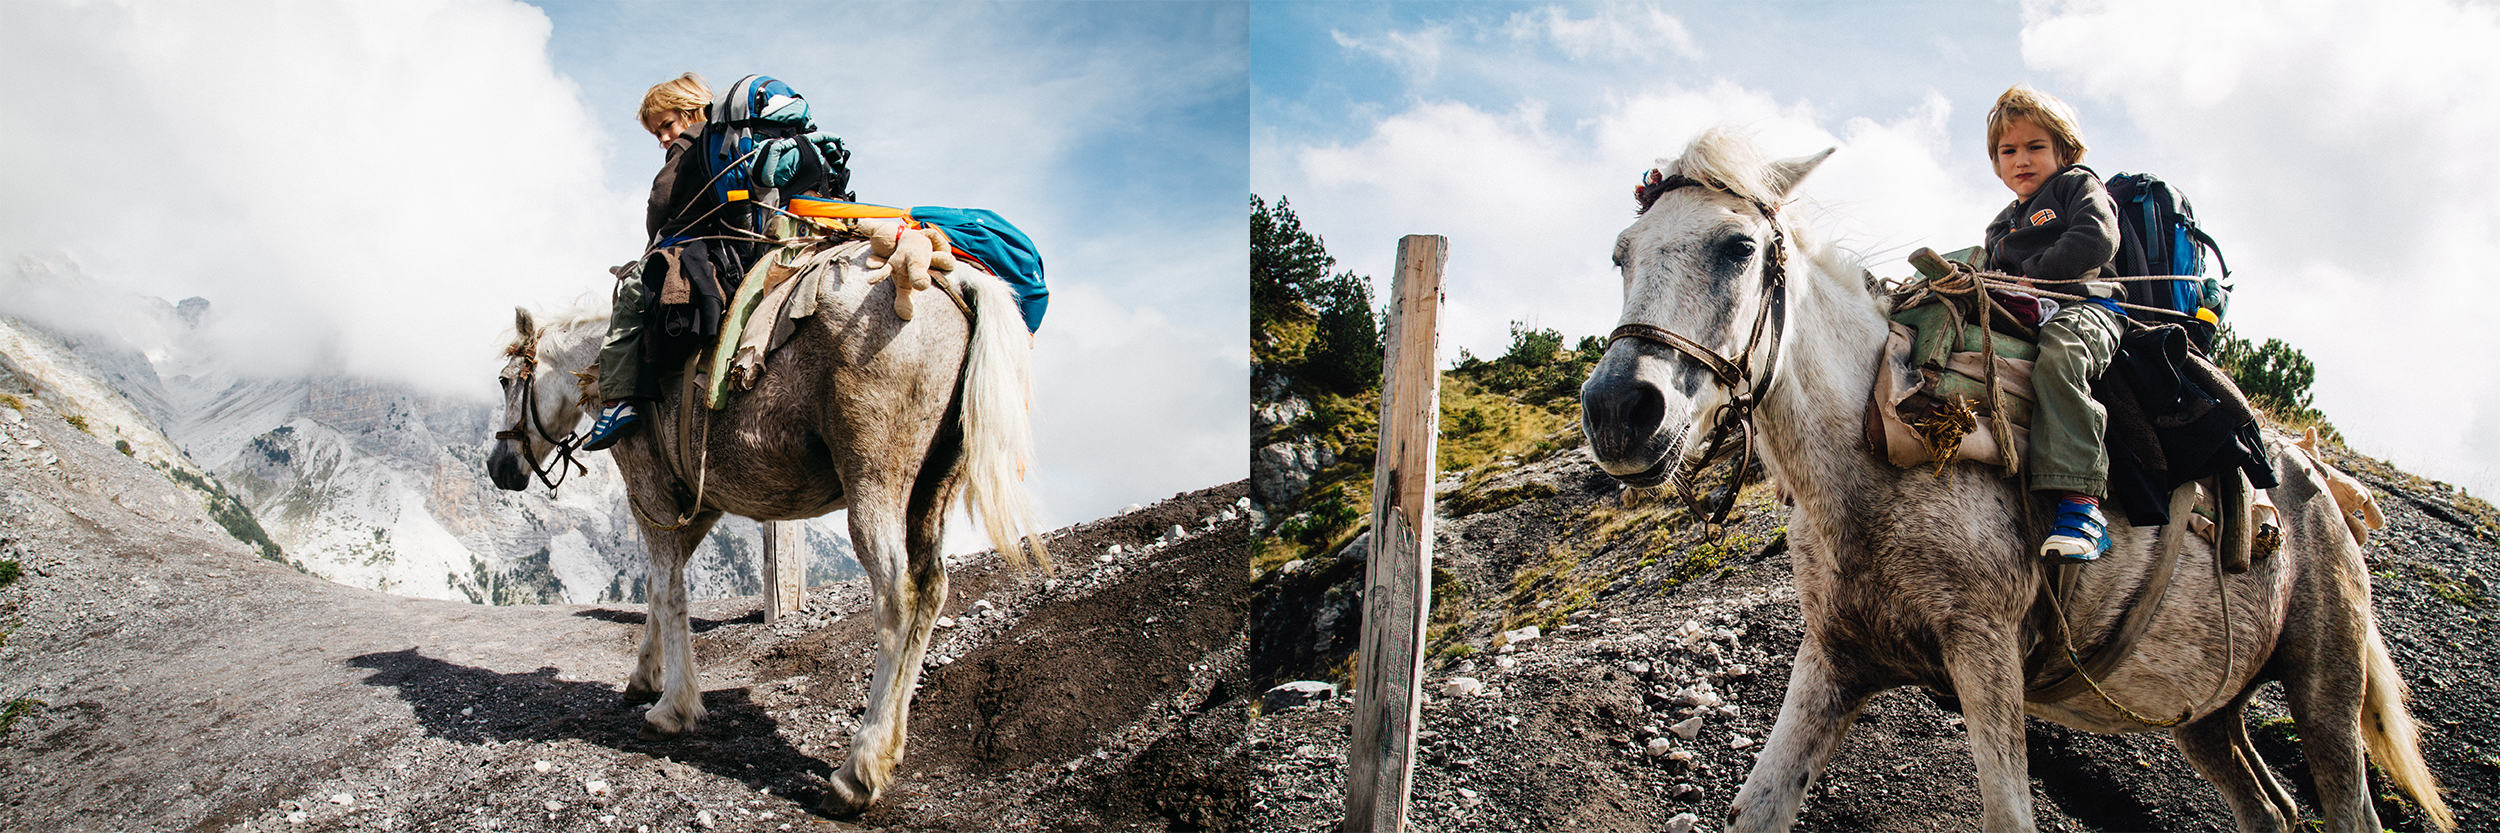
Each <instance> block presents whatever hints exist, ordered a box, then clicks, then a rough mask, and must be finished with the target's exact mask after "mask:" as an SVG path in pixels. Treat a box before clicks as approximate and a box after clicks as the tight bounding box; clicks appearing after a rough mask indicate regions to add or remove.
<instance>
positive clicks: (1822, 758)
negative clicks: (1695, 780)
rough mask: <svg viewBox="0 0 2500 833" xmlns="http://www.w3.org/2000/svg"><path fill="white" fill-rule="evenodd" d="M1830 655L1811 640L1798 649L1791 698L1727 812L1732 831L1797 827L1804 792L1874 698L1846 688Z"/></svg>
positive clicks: (1868, 692)
mask: <svg viewBox="0 0 2500 833" xmlns="http://www.w3.org/2000/svg"><path fill="white" fill-rule="evenodd" d="M1842 677H1843V675H1842V674H1841V673H1840V672H1839V671H1838V670H1837V669H1835V668H1833V667H1832V663H1831V660H1830V658H1829V655H1828V653H1827V652H1826V650H1825V649H1824V647H1823V645H1822V643H1821V642H1820V641H1819V640H1816V639H1814V638H1813V637H1812V636H1811V635H1809V636H1808V638H1807V639H1806V640H1805V642H1803V643H1801V644H1799V645H1798V646H1797V658H1796V660H1795V664H1794V665H1793V666H1791V667H1790V669H1789V672H1788V693H1787V694H1786V695H1785V696H1784V697H1783V698H1782V699H1781V701H1780V715H1779V720H1778V721H1777V722H1775V723H1773V724H1772V726H1771V737H1770V739H1769V740H1767V741H1765V742H1764V743H1763V746H1762V757H1760V758H1756V759H1754V763H1753V773H1752V774H1750V775H1747V776H1745V786H1744V788H1743V789H1740V790H1738V791H1737V793H1736V803H1735V804H1734V805H1732V806H1730V807H1729V808H1728V829H1729V830H1731V831H1755V830H1786V829H1788V828H1789V826H1790V825H1793V824H1796V823H1797V810H1798V808H1799V807H1800V806H1801V805H1803V804H1804V803H1805V796H1806V789H1807V787H1809V786H1811V785H1812V784H1813V783H1814V778H1815V776H1816V775H1818V774H1821V773H1822V771H1823V767H1824V765H1825V764H1829V763H1831V760H1832V752H1833V751H1834V750H1837V749H1839V748H1840V737H1841V736H1842V735H1845V734H1848V732H1849V727H1850V725H1851V724H1852V723H1854V722H1855V721H1856V720H1857V716H1858V709H1860V708H1862V707H1864V706H1865V705H1866V700H1867V698H1868V697H1870V696H1873V694H1874V692H1873V690H1871V689H1868V688H1866V687H1863V686H1858V685H1853V684H1844V683H1843V682H1842Z"/></svg>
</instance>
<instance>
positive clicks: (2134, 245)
mask: <svg viewBox="0 0 2500 833" xmlns="http://www.w3.org/2000/svg"><path fill="white" fill-rule="evenodd" d="M2107 187H2108V189H2109V199H2110V201H2111V202H2113V203H2115V204H2116V205H2117V208H2118V258H2117V261H2118V263H2117V265H2118V275H2119V276H2120V277H2141V276H2148V275H2149V276H2160V275H2179V276H2183V279H2181V280H2175V281H2129V282H2127V302H2128V303H2131V304H2136V305H2139V306H2147V307H2155V308H2159V309H2166V310H2171V311H2173V312H2178V313H2181V314H2183V315H2188V316H2194V315H2195V314H2196V310H2197V308H2199V307H2203V308H2205V309H2210V310H2213V311H2214V316H2215V317H2216V318H2220V317H2221V316H2222V313H2223V311H2224V309H2225V308H2227V307H2229V306H2230V298H2231V294H2230V287H2229V286H2227V285H2225V284H2223V283H2222V282H2221V280H2217V279H2215V278H2208V277H2204V275H2205V253H2206V252H2208V251H2211V252H2213V261H2214V264H2215V265H2216V266H2218V267H2220V268H2221V270H2222V276H2221V277H2222V278H2223V279H2228V278H2230V277H2231V265H2230V264H2229V263H2226V262H2224V261H2223V259H2222V247H2221V246H2218V245H2215V243H2214V239H2213V238H2212V237H2211V236H2208V235H2206V234H2205V231H2204V229H2201V228H2198V227H2197V226H2196V207H2195V206H2193V205H2191V204H2189V203H2188V199H2187V197H2186V196H2184V195H2181V194H2180V193H2179V192H2178V190H2177V189H2175V188H2172V187H2170V183H2167V182H2163V181H2162V180H2161V178H2160V177H2156V176H2154V175H2152V174H2130V173H2121V174H2119V175H2117V176H2113V177H2110V178H2109V182H2108V184H2107Z"/></svg>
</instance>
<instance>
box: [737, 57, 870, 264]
mask: <svg viewBox="0 0 2500 833" xmlns="http://www.w3.org/2000/svg"><path fill="white" fill-rule="evenodd" d="M706 115H707V121H708V125H707V126H706V127H705V128H704V130H703V162H704V168H705V170H707V171H709V172H710V173H711V174H712V179H711V191H712V198H713V199H715V200H718V201H719V202H720V204H721V205H724V206H731V205H734V204H735V203H737V202H739V201H741V200H747V201H751V202H749V204H748V205H747V206H745V210H742V211H741V210H735V209H733V210H732V213H731V215H730V218H731V222H732V223H733V224H734V225H736V226H738V227H739V228H742V229H746V230H748V231H753V230H755V229H758V228H761V227H762V222H763V219H764V217H765V216H766V215H767V214H769V213H770V212H771V209H772V208H778V207H780V206H781V205H782V204H783V202H784V196H785V195H789V194H799V193H803V192H807V191H817V192H820V193H824V194H827V195H830V196H834V197H836V198H841V199H848V198H849V197H850V194H849V193H848V190H847V189H848V188H849V187H850V178H851V174H850V169H849V166H848V162H849V161H850V152H849V151H847V150H844V149H843V148H842V140H840V139H836V138H833V137H831V136H822V135H818V134H816V132H815V131H816V122H815V121H814V120H813V119H812V118H810V117H809V114H808V109H807V99H806V98H804V97H802V96H800V95H799V94H798V91H796V90H793V89H790V85H788V84H784V83H782V82H781V81H780V80H779V79H775V78H773V77H772V76H769V75H749V76H747V77H745V78H741V79H738V83H735V84H731V85H729V87H728V88H727V89H724V90H722V91H721V92H720V93H719V94H718V95H715V96H713V98H712V107H711V110H710V112H709V113H707V114H706ZM785 140H786V141H785Z"/></svg>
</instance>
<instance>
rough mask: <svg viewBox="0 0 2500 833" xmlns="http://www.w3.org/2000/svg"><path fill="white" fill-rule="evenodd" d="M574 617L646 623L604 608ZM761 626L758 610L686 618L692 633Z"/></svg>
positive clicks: (638, 613) (637, 616)
mask: <svg viewBox="0 0 2500 833" xmlns="http://www.w3.org/2000/svg"><path fill="white" fill-rule="evenodd" d="M573 615H575V616H579V617H582V618H584V619H597V620H599V621H602V622H615V623H617V624H620V625H633V626H636V627H640V626H641V625H642V623H643V621H644V620H643V614H642V611H639V610H612V609H609V608H604V607H594V608H591V609H589V610H583V611H577V612H575V613H574V614H573ZM761 624H764V611H763V610H762V609H757V610H756V611H755V612H753V613H749V614H747V615H745V616H740V617H737V618H734V619H705V618H703V617H700V616H687V617H686V630H687V631H689V632H692V633H704V632H707V631H710V630H712V629H714V628H718V627H720V626H722V625H761ZM704 706H705V707H706V708H709V707H710V706H711V703H709V702H706V703H704Z"/></svg>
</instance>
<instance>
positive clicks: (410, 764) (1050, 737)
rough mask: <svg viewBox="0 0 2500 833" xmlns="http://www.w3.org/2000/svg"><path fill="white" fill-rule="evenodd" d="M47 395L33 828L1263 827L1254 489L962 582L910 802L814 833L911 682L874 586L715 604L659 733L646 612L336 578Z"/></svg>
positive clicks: (27, 813) (11, 820)
mask: <svg viewBox="0 0 2500 833" xmlns="http://www.w3.org/2000/svg"><path fill="white" fill-rule="evenodd" d="M10 355H12V356H13V357H14V356H18V355H20V354H17V353H12V354H10ZM46 355H47V357H49V355H48V354H46ZM28 364H31V362H15V363H14V364H13V367H24V366H26V365H28ZM16 372H17V371H16V370H14V369H13V370H11V371H10V374H11V375H10V376H8V377H6V379H0V381H6V380H7V379H17V380H18V381H21V382H22V381H23V379H22V378H20V377H17V376H15V373H16ZM34 388H35V386H33V385H25V384H19V385H14V386H11V387H10V388H9V390H10V391H11V392H10V393H9V394H8V397H9V398H8V399H6V400H4V401H0V774H4V775H0V830H11V831H15V830H60V831H80V832H83V831H123V830H321V831H328V830H341V831H344V830H490V831H522V832H524V833H526V832H528V831H577V830H637V829H643V830H663V831H687V830H716V831H781V830H810V831H837V830H861V829H879V830H891V831H927V832H928V833H939V832H940V831H944V832H946V833H954V832H955V831H966V832H967V833H968V832H969V831H992V830H1036V831H1070V833H1074V832H1075V831H1097V830H1112V829H1119V830H1230V829H1238V828H1239V827H1240V826H1241V825H1242V824H1243V823H1244V821H1243V814H1244V813H1246V812H1248V807H1247V800H1246V795H1247V787H1246V784H1247V778H1246V773H1247V771H1248V766H1247V762H1246V760H1245V759H1244V758H1243V757H1242V749H1243V746H1242V743H1243V731H1244V729H1245V727H1246V726H1247V725H1248V717H1247V715H1248V713H1249V710H1250V704H1251V703H1252V702H1253V701H1255V699H1256V697H1257V690H1256V689H1253V688H1251V687H1249V686H1248V685H1247V682H1246V674H1245V671H1244V667H1243V664H1242V658H1243V645H1244V644H1245V638H1244V630H1243V629H1244V622H1245V615H1244V614H1245V601H1246V599H1247V598H1248V593H1247V590H1246V584H1247V582H1248V580H1249V571H1248V569H1247V563H1246V562H1247V558H1246V553H1245V550H1246V544H1247V541H1248V538H1247V533H1248V524H1249V521H1248V517H1247V515H1248V513H1247V512H1246V511H1245V510H1246V507H1247V497H1246V495H1247V493H1248V488H1247V485H1246V484H1243V483H1233V484H1228V485H1224V486H1218V487H1213V488H1208V489H1201V490H1196V491H1192V492H1188V493H1184V494H1180V495H1175V496H1173V497H1172V498H1170V499H1167V500H1164V501H1159V502H1156V503H1154V504H1151V505H1147V506H1142V507H1134V508H1133V509H1132V510H1131V511H1126V512H1123V513H1122V514H1120V515H1117V516H1113V517H1109V518H1103V519H1100V520H1097V521H1093V522H1090V523H1085V524H1079V525H1076V526H1072V527H1068V528H1063V529H1060V530H1056V531H1053V532H1051V533H1048V535H1047V537H1048V541H1049V548H1050V551H1051V552H1052V553H1053V555H1054V557H1055V560H1056V563H1057V569H1056V570H1055V571H1054V572H1052V573H1050V574H1048V575H1042V574H1034V573H1021V574H1020V573H1018V572H1016V571H1014V570H1011V569H1009V568H1008V567H1006V566H1005V565H1004V564H1002V563H1001V562H1000V560H999V559H998V558H997V557H996V556H995V554H992V553H976V554H972V555H967V556H950V557H948V559H947V562H948V565H947V566H948V572H949V576H950V587H951V592H950V593H949V594H948V595H947V597H946V598H944V599H941V600H939V602H940V604H941V608H940V614H941V616H943V617H944V618H942V619H941V620H940V621H939V624H938V630H937V631H936V633H935V635H934V636H933V637H932V639H931V641H930V645H929V651H928V654H927V656H926V658H925V662H926V665H925V666H924V669H923V673H922V675H921V677H920V686H919V689H918V691H917V692H916V693H915V694H914V696H913V706H912V712H911V719H912V723H911V729H910V732H911V745H910V750H909V753H908V755H907V757H906V758H905V759H904V760H903V761H902V763H901V767H900V769H899V770H898V774H899V776H900V778H899V780H898V781H897V783H895V784H894V785H893V786H892V787H891V788H890V789H889V791H888V792H887V794H886V797H885V798H884V799H883V800H882V801H880V802H879V803H878V804H877V805H875V806H874V807H872V808H871V809H870V810H869V811H868V812H867V813H866V814H865V815H863V816H861V817H859V818H854V819H841V820H836V819H827V818H824V817H821V816H818V815H816V814H815V812H814V808H815V807H816V806H817V804H818V801H819V799H820V798H821V795H822V790H823V784H824V778H825V777H826V776H827V775H829V774H830V773H831V771H832V767H834V766H837V765H840V764H841V763H842V761H843V760H844V756H845V754H846V752H847V750H848V748H849V735H850V733H851V732H852V731H853V730H855V729H856V728H857V727H856V724H855V722H854V721H856V720H857V719H858V717H859V709H860V707H861V704H862V702H863V700H864V699H865V698H864V695H865V693H866V690H867V688H868V686H869V684H870V681H871V679H872V678H873V677H874V676H875V675H876V674H877V673H878V669H877V668H876V667H875V662H874V656H875V648H874V646H875V641H876V624H875V623H876V620H877V615H876V613H875V610H874V607H873V605H872V603H871V599H870V596H869V590H868V587H867V583H866V581H865V580H863V579H858V578H853V579H849V580H845V581H836V582H831V583H827V584H820V585H818V586H816V587H814V588H812V589H811V591H810V592H809V593H808V595H807V597H806V599H805V603H804V605H803V606H802V608H801V609H800V610H799V611H798V612H797V614H796V615H792V616H786V617H782V618H780V619H778V620H777V621H774V622H771V623H766V622H764V621H763V617H762V615H761V611H760V610H759V600H758V599H756V598H754V597H752V596H748V597H740V598H731V599H722V600H715V601H709V602H700V603H697V604H695V605H694V606H693V608H692V610H691V615H692V619H693V622H692V625H693V626H692V630H693V644H692V649H693V652H694V656H695V659H696V663H697V665H698V670H699V671H700V672H702V677H701V684H702V686H703V688H704V689H705V691H704V695H703V698H704V702H705V705H706V708H707V709H708V710H709V712H710V716H709V718H708V720H707V722H706V723H705V724H704V727H703V728H702V729H700V730H698V731H696V732H693V733H689V734H688V735H687V736H684V737H681V738H677V739H673V740H665V741H645V740H642V739H640V738H639V737H638V736H637V729H638V728H639V726H640V725H641V723H642V721H641V717H640V715H639V714H638V713H637V708H638V707H637V706H636V705H635V704H633V703H628V702H625V701H623V699H622V698H621V696H620V694H621V691H620V690H621V688H622V686H623V683H624V680H625V678H626V676H627V673H628V672H629V670H630V668H631V664H632V662H633V651H634V646H635V644H636V641H637V639H638V638H639V636H640V634H641V631H642V615H643V614H642V612H641V610H640V606H638V605H632V604H619V603H606V604H550V605H516V606H489V605H475V604H469V603H467V602H466V601H440V600H432V599H418V598H411V597H408V596H403V595H392V594H386V593H380V592H375V591H373V590H370V589H362V588H356V587H350V586H347V585H344V584H340V583H336V582H330V581H323V580H320V579H316V578H313V577H311V576H307V575H304V574H303V573H301V572H299V571H297V570H294V569H290V568H289V567H286V566H282V565H280V564H277V563H273V562H272V561H270V560H268V559H266V558H263V557H260V556H259V554H258V552H257V551H256V550H255V549H254V548H250V547H246V546H244V545H242V544H240V543H237V542H236V541H235V540H234V539H233V537H232V536H231V535H229V534H228V532H227V531H226V530H225V529H224V528H222V527H221V526H220V525H219V524H218V523H217V522H216V521H215V520H213V519H212V518H211V517H210V516H209V515H208V513H207V512H206V511H204V510H203V508H202V506H201V504H200V502H199V501H198V499H197V495H196V494H195V493H193V492H190V491H186V487H185V486H183V485H180V484H178V483H177V482H175V481H174V480H172V479H169V478H167V477H166V476H164V474H163V473H162V472H161V471H159V470H157V469H156V468H154V467H152V466H151V465H149V464H148V462H146V461H144V460H142V459H140V458H139V455H138V454H136V453H124V452H120V451H117V449H116V448H115V447H114V446H113V445H112V444H110V443H109V442H108V441H107V439H108V437H112V436H115V434H114V433H113V431H116V430H119V429H118V428H109V427H107V426H103V425H101V424H100V423H101V421H102V418H101V417H96V418H93V419H88V418H85V416H86V415H92V414H97V413H99V412H100V411H98V410H94V409H89V408H88V407H87V406H84V405H72V404H70V403H71V402H72V401H73V400H72V396H71V395H70V394H69V393H68V392H67V391H65V390H64V389H63V388H58V387H45V388H42V389H40V390H36V389H34ZM73 417H78V418H79V419H73ZM82 421H83V422H86V423H87V427H83V428H82V427H81V426H80V424H79V423H80V422H82ZM309 424H317V425H323V426H325V430H330V431H335V432H337V433H340V434H342V435H348V436H353V434H354V433H355V432H353V431H352V430H340V429H339V428H337V427H336V426H328V425H327V424H326V423H321V422H319V421H318V420H314V421H312V422H311V423H309ZM297 433H298V434H303V433H306V431H305V430H304V429H301V428H299V430H298V432H297ZM323 442H325V443H333V442H334V443H338V444H340V445H352V444H353V442H354V440H352V439H335V440H324V441H323ZM290 447H291V448H321V447H324V446H322V445H321V444H320V443H314V444H309V445H301V446H290ZM290 454H291V455H292V454H294V452H290ZM290 460H291V461H296V462H291V463H290V464H291V465H292V464H297V462H300V456H297V457H291V458H290ZM568 488H569V487H568ZM567 497H568V499H569V497H570V494H569V493H568V495H567Z"/></svg>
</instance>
